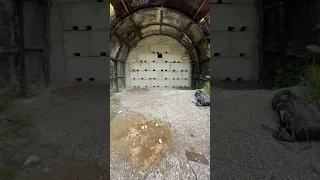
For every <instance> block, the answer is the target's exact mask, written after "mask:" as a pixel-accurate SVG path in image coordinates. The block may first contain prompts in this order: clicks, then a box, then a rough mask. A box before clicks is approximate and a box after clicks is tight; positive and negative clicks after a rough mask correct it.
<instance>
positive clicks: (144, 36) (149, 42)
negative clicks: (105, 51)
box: [110, 1, 210, 89]
mask: <svg viewBox="0 0 320 180" xmlns="http://www.w3.org/2000/svg"><path fill="white" fill-rule="evenodd" d="M205 3H208V5H209V4H210V2H209V1H203V2H202V4H203V5H204V4H205ZM111 4H112V1H111ZM112 5H113V4H112ZM117 5H118V4H117V2H115V5H113V6H114V11H115V13H114V14H113V13H111V15H110V16H111V18H110V20H111V22H110V24H111V35H110V78H111V79H110V86H111V88H118V89H123V88H130V87H138V86H139V87H191V86H192V85H194V84H195V83H196V82H198V81H199V80H200V77H201V75H202V76H206V75H208V74H209V71H208V70H209V62H210V57H209V56H208V53H207V52H208V48H209V43H210V40H209V28H210V15H209V9H208V12H207V13H204V15H203V17H202V18H201V19H199V17H198V16H197V18H198V20H196V21H197V22H196V21H195V20H194V19H192V18H191V17H189V16H188V15H187V14H185V13H183V11H182V10H180V11H179V10H175V9H174V8H164V7H157V6H155V5H154V6H155V7H149V6H150V5H149V6H148V7H144V8H140V9H138V10H136V11H134V12H133V13H130V11H129V10H128V11H127V12H126V11H125V12H124V15H123V14H121V10H123V9H128V8H127V6H126V5H123V4H121V6H120V7H119V6H117ZM117 7H118V9H117ZM202 13H203V12H202ZM196 14H199V12H198V13H196ZM196 14H193V16H194V17H195V15H196ZM170 42H171V43H170ZM143 48H144V49H143ZM130 52H134V53H130ZM132 54H134V55H135V56H134V58H133V56H132ZM180 61H181V63H180ZM178 62H179V63H180V64H179V63H178ZM135 63H136V64H135ZM130 64H131V65H133V66H137V67H140V69H139V68H133V67H132V66H131V68H130ZM161 67H163V68H161ZM175 67H176V68H175ZM183 67H184V68H183ZM161 70H162V71H161ZM182 70H183V72H182ZM137 71H139V72H137ZM141 71H143V72H141ZM178 71H179V72H178ZM141 78H142V79H141ZM150 78H151V79H150Z"/></svg>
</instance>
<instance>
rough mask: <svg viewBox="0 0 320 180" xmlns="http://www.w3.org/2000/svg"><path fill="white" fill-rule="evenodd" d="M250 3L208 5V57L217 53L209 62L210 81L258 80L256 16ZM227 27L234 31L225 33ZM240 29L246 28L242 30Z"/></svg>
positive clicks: (251, 0)
mask: <svg viewBox="0 0 320 180" xmlns="http://www.w3.org/2000/svg"><path fill="white" fill-rule="evenodd" d="M224 2H225V1H224ZM253 2H254V0H247V1H243V0H242V3H240V1H235V0H233V1H230V3H231V4H211V7H210V12H211V14H210V18H211V56H214V53H219V54H220V56H218V57H213V58H212V60H211V63H212V67H213V68H211V69H210V71H211V78H212V79H213V80H224V79H225V78H231V79H232V80H237V79H238V78H242V79H243V80H253V81H255V80H258V79H259V74H258V73H259V59H258V46H257V45H258V43H257V39H258V36H257V34H258V15H257V12H256V9H255V7H254V4H253ZM235 3H237V4H235ZM229 27H233V28H234V29H233V31H228V28H229ZM242 27H245V28H246V29H245V30H244V31H241V28H242Z"/></svg>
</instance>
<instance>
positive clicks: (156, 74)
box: [126, 35, 191, 87]
mask: <svg viewBox="0 0 320 180" xmlns="http://www.w3.org/2000/svg"><path fill="white" fill-rule="evenodd" d="M158 53H161V54H162V58H159V57H158ZM126 86H127V87H190V86H191V64H190V58H189V56H188V54H187V52H186V49H185V48H184V47H183V46H182V45H181V44H180V43H179V42H177V41H176V40H174V39H172V38H170V37H167V36H159V35H157V36H150V37H148V38H146V39H143V40H142V41H140V42H139V43H138V45H137V46H136V47H135V48H133V49H132V50H131V51H130V52H129V55H128V58H127V61H126Z"/></svg>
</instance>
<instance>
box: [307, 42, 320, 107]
mask: <svg viewBox="0 0 320 180" xmlns="http://www.w3.org/2000/svg"><path fill="white" fill-rule="evenodd" d="M306 48H307V49H308V50H309V52H310V53H311V54H312V56H313V64H312V65H310V66H308V67H307V68H306V72H305V79H306V81H307V89H308V92H307V94H308V98H309V101H310V102H311V103H312V104H314V105H316V106H318V107H320V66H319V64H316V63H315V59H316V58H315V56H317V55H319V54H320V46H316V45H309V46H307V47H306Z"/></svg>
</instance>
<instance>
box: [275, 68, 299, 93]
mask: <svg viewBox="0 0 320 180" xmlns="http://www.w3.org/2000/svg"><path fill="white" fill-rule="evenodd" d="M300 71H301V70H300ZM300 71H299V68H295V67H294V66H293V65H288V66H287V67H286V68H279V69H277V70H276V76H275V78H274V89H278V88H284V87H291V86H296V85H298V84H300V83H301V80H300V79H299V73H300Z"/></svg>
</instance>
